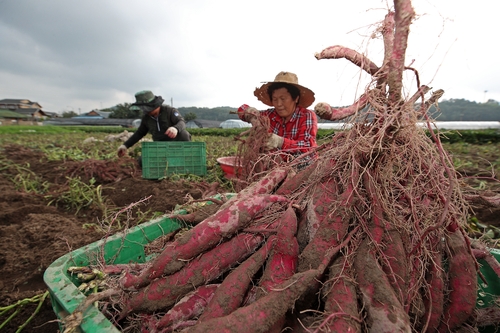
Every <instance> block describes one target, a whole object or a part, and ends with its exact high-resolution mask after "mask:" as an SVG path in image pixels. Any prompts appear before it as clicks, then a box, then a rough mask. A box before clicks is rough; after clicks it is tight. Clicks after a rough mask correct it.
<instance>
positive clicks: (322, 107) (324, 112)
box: [314, 102, 332, 120]
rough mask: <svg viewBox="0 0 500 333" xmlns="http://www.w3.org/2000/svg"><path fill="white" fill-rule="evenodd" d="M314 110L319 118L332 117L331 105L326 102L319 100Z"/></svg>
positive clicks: (328, 118)
mask: <svg viewBox="0 0 500 333" xmlns="http://www.w3.org/2000/svg"><path fill="white" fill-rule="evenodd" d="M314 111H315V112H316V114H317V115H318V117H320V118H321V119H326V120H330V119H331V117H332V107H331V106H330V104H328V103H325V102H320V103H318V104H316V106H315V107H314Z"/></svg>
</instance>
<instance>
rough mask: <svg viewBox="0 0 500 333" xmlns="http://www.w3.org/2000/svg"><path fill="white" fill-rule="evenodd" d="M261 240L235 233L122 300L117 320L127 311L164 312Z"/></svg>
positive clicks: (258, 237) (251, 251)
mask: <svg viewBox="0 0 500 333" xmlns="http://www.w3.org/2000/svg"><path fill="white" fill-rule="evenodd" d="M263 239H264V238H263V237H262V236H260V235H249V234H245V233H241V234H238V235H237V236H234V237H232V238H231V239H230V240H228V241H227V242H224V243H221V244H219V245H218V246H216V247H214V248H213V249H212V250H211V251H208V252H206V253H203V254H202V255H201V256H199V257H197V258H196V259H193V260H192V261H191V262H190V263H189V264H188V265H186V266H185V267H184V268H182V269H181V270H180V271H178V272H176V273H174V274H172V275H168V276H165V277H163V278H159V279H155V280H153V281H152V282H151V283H150V284H149V285H148V286H146V287H145V288H142V289H140V290H139V291H137V292H132V293H131V295H130V297H129V298H128V299H125V301H124V303H125V304H124V308H123V310H122V312H121V315H120V318H124V317H125V316H126V315H127V314H129V313H131V312H139V311H144V312H153V311H156V310H161V309H168V308H169V307H171V306H172V305H173V304H175V302H176V300H177V299H178V298H179V297H183V296H185V295H186V294H187V293H188V292H190V291H192V290H194V289H195V288H196V287H198V286H200V285H202V284H207V283H210V282H211V281H213V280H214V279H215V278H217V277H219V276H220V275H221V274H222V273H224V272H226V271H227V270H228V269H230V268H231V267H232V266H234V265H235V264H236V263H238V262H239V261H241V260H243V259H245V258H246V257H247V256H249V255H250V254H251V253H253V252H254V251H255V249H256V248H257V247H258V246H259V245H260V244H261V243H262V241H263Z"/></svg>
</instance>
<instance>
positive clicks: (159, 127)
mask: <svg viewBox="0 0 500 333" xmlns="http://www.w3.org/2000/svg"><path fill="white" fill-rule="evenodd" d="M172 126H173V127H175V128H177V131H178V134H177V136H178V138H175V139H171V138H169V137H168V136H167V135H166V134H165V132H166V131H167V129H168V128H169V127H172ZM185 130H186V122H185V121H184V118H183V117H182V115H181V114H180V113H179V111H177V109H176V108H173V107H171V106H169V105H162V106H161V107H160V113H159V114H158V118H153V117H151V116H149V115H147V114H146V115H144V116H143V117H142V119H141V124H140V125H139V128H138V129H137V131H135V133H134V134H133V135H132V136H131V137H130V138H129V139H128V140H127V141H125V143H124V145H125V146H126V147H127V148H130V147H132V146H133V145H134V144H136V143H137V142H138V141H139V140H140V139H142V138H143V137H144V136H146V134H148V133H151V136H152V137H153V141H178V140H179V139H180V138H181V137H183V136H181V135H180V134H181V132H182V131H185Z"/></svg>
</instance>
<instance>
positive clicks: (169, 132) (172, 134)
mask: <svg viewBox="0 0 500 333" xmlns="http://www.w3.org/2000/svg"><path fill="white" fill-rule="evenodd" d="M177 133H179V130H178V129H177V128H175V127H173V126H172V127H169V128H167V131H166V132H165V134H166V135H167V136H168V137H169V138H170V139H175V137H176V136H177Z"/></svg>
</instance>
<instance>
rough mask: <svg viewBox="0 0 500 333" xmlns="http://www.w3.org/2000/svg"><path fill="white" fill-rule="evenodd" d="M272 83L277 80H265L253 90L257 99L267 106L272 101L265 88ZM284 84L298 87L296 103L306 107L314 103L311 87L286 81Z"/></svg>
mask: <svg viewBox="0 0 500 333" xmlns="http://www.w3.org/2000/svg"><path fill="white" fill-rule="evenodd" d="M273 83H277V81H271V82H266V83H264V84H263V85H262V86H261V87H260V88H255V91H254V92H253V94H254V96H255V97H257V99H258V100H259V101H261V102H262V103H264V104H266V105H269V106H273V102H272V101H271V98H270V96H269V94H268V93H267V89H268V88H269V86H270V85H271V84H273ZM286 84H289V85H291V86H295V87H297V88H298V89H299V92H300V97H299V103H298V105H300V106H302V107H304V108H307V107H309V106H311V105H312V103H314V100H315V97H314V92H313V91H312V90H311V89H309V88H306V87H304V86H301V85H300V84H294V83H288V82H286Z"/></svg>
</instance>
